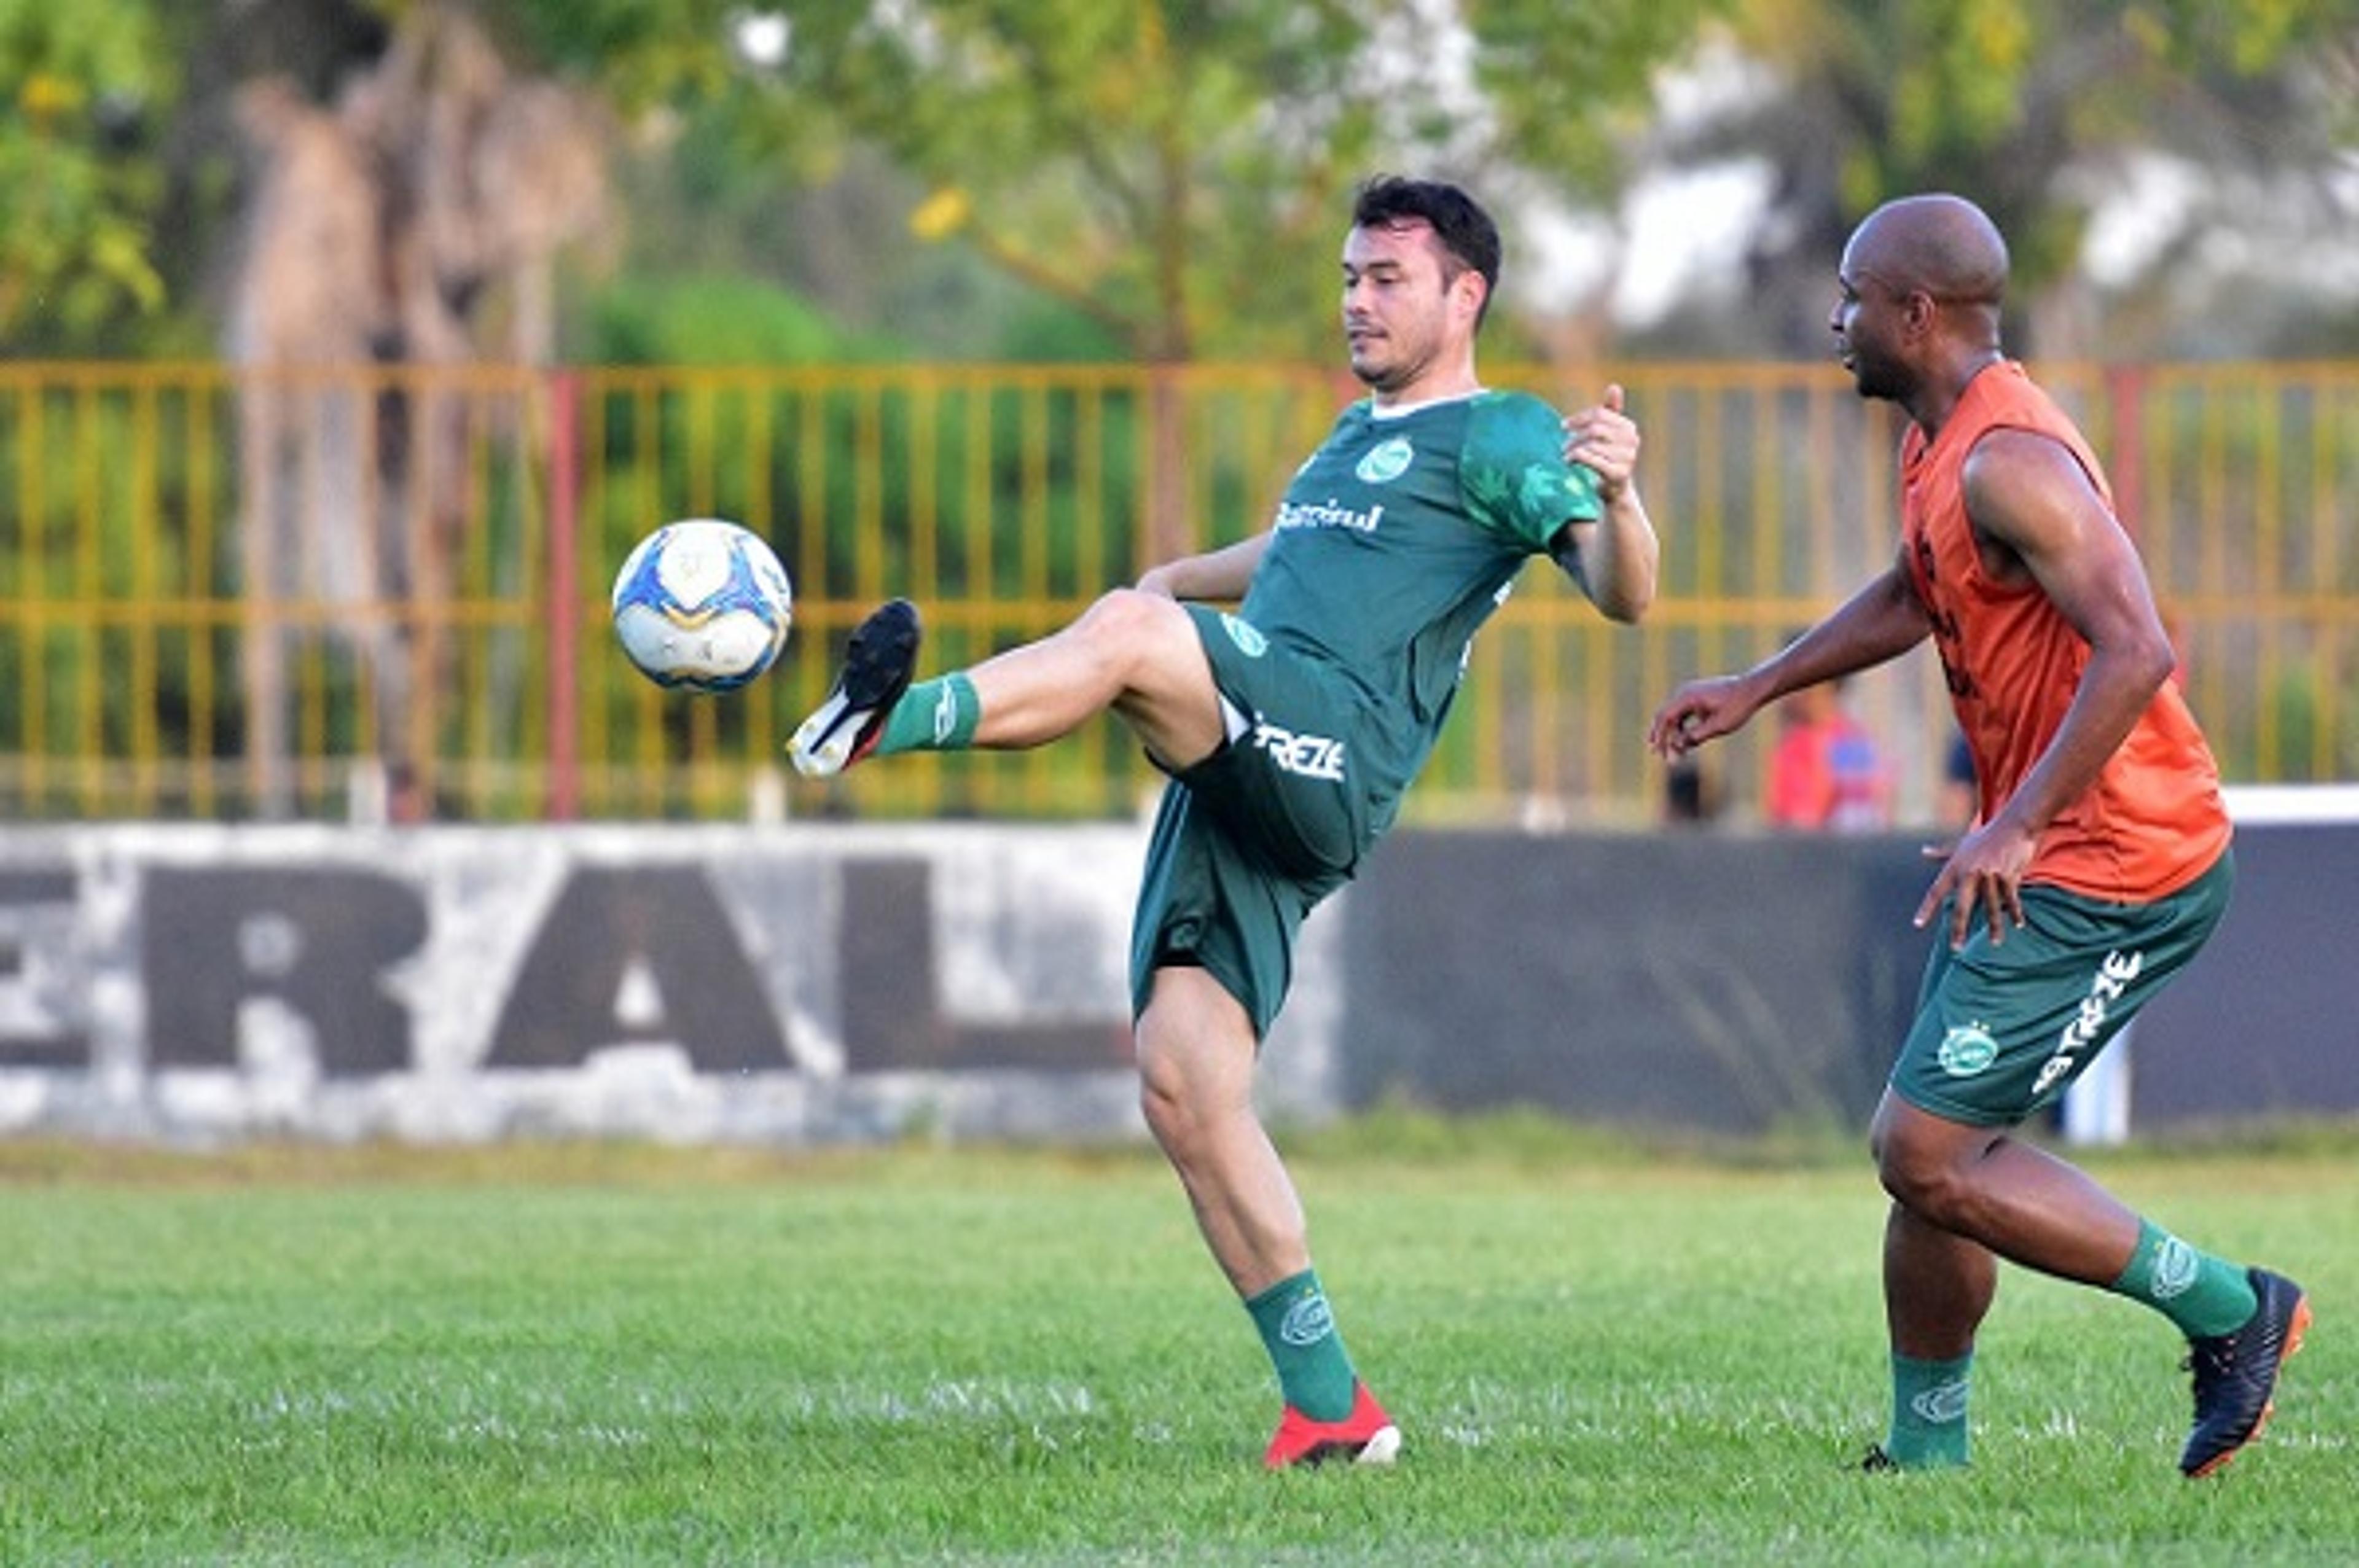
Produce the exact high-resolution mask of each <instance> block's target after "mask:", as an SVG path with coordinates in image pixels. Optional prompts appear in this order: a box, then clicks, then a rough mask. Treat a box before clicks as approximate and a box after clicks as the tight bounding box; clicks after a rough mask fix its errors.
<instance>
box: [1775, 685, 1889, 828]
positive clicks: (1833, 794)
mask: <svg viewBox="0 0 2359 1568" xmlns="http://www.w3.org/2000/svg"><path fill="white" fill-rule="evenodd" d="M1778 712H1779V714H1780V716H1781V717H1782V718H1783V719H1784V728H1783V730H1781V732H1780V733H1779V735H1778V737H1777V747H1776V749H1775V750H1773V751H1772V752H1770V754H1769V795H1768V799H1767V803H1766V812H1767V816H1768V818H1769V822H1770V824H1771V826H1773V827H1815V828H1825V829H1830V830H1832V831H1836V832H1863V831H1867V830H1871V829H1875V828H1879V827H1890V826H1891V824H1892V777H1891V773H1890V771H1889V770H1888V769H1886V766H1885V763H1884V752H1883V748H1881V747H1879V746H1878V745H1877V744H1876V743H1875V736H1873V735H1871V734H1869V733H1868V731H1867V727H1866V726H1865V725H1864V724H1862V723H1860V721H1859V720H1858V719H1855V718H1854V717H1853V716H1852V713H1851V710H1850V709H1849V708H1845V707H1844V706H1843V682H1842V681H1840V680H1833V681H1821V683H1819V684H1818V685H1817V686H1812V687H1804V688H1803V689H1801V690H1800V691H1798V692H1796V693H1794V694H1793V695H1792V696H1791V697H1788V698H1786V700H1785V701H1784V702H1782V703H1780V704H1779V705H1778Z"/></svg>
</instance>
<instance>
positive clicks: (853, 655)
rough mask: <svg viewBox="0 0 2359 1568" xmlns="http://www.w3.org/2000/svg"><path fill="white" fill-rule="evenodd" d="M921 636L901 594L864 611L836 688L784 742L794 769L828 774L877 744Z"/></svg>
mask: <svg viewBox="0 0 2359 1568" xmlns="http://www.w3.org/2000/svg"><path fill="white" fill-rule="evenodd" d="M923 636H924V633H923V632H922V630H921V629H920V628H919V624H918V607H917V606H916V605H914V604H912V603H910V602H909V601H908V600H906V599H894V600H886V602H885V603H883V604H881V605H879V606H877V607H876V608H875V610H873V611H870V612H869V615H868V619H867V620H865V621H863V622H861V623H860V624H859V626H858V627H857V628H855V629H854V630H853V633H852V642H851V643H850V645H849V646H847V647H846V648H845V649H844V653H843V671H842V673H840V674H839V675H837V676H836V677H835V688H834V689H833V690H832V691H830V692H829V693H828V694H827V700H826V701H825V702H822V703H821V704H820V705H819V708H818V709H817V710H816V711H814V712H813V713H812V714H811V716H810V718H808V719H804V720H803V721H802V723H801V724H799V725H798V726H797V727H796V729H795V734H794V739H793V740H791V741H788V742H787V755H788V757H789V758H790V759H792V760H793V762H794V764H795V771H796V772H797V773H802V774H804V775H805V776H807V777H810V778H828V777H832V775H834V774H836V773H842V772H843V770H844V769H846V768H848V767H850V766H851V765H852V764H853V763H854V762H858V761H860V759H861V758H863V757H864V756H866V755H867V754H868V753H869V752H873V751H875V749H876V738H877V736H879V735H880V734H882V733H884V730H885V718H886V715H887V714H889V713H891V712H892V711H893V705H894V704H895V703H897V702H898V701H900V700H901V695H902V694H903V693H904V692H906V691H908V689H909V678H910V676H912V675H914V674H915V673H916V672H917V668H918V643H919V641H920V640H921V639H922V638H923Z"/></svg>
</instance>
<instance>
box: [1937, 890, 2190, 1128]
mask: <svg viewBox="0 0 2359 1568" xmlns="http://www.w3.org/2000/svg"><path fill="white" fill-rule="evenodd" d="M2235 880H2236V869H2235V861H2234V856H2233V855H2232V854H2231V853H2229V852H2228V851H2225V850H2223V851H2222V853H2221V856H2220V859H2219V860H2217V861H2216V862H2214V863H2213V865H2212V869H2211V870H2209V871H2205V872H2204V873H2203V874H2202V875H2201V876H2200V877H2198V878H2196V879H2195V881H2192V882H2190V883H2189V884H2188V885H2187V886H2186V887H2184V888H2182V889H2180V891H2179V892H2175V893H2172V894H2171V895H2169V897H2167V898H2162V899H2158V900H2156V901H2155V902H2154V903H2106V902H2105V901H2104V900H2101V899H2093V898H2083V897H2082V896H2080V895H2079V894H2077V893H2070V892H2064V891H2063V890H2062V889H2060V888H2052V887H2040V886H2030V887H2026V888H2025V889H2024V890H2023V915H2024V924H2023V925H2019V926H2011V927H2009V928H2008V930H2007V933H2006V941H2004V942H1997V943H1994V942H1993V941H1992V940H1991V939H1990V932H1989V929H1988V927H1986V926H1984V925H1982V924H1981V923H1980V922H1979V921H1977V922H1976V923H1975V925H1973V929H1972V934H1971V935H1969V936H1968V937H1967V939H1966V945H1965V946H1963V947H1962V948H1959V949H1956V950H1955V951H1952V950H1951V946H1950V945H1949V942H1948V940H1947V938H1946V936H1944V937H1943V938H1942V939H1940V940H1939V941H1937V942H1936V943H1935V945H1934V948H1933V955H1932V957H1930V959H1928V960H1927V961H1926V965H1925V981H1924V985H1923V987H1922V988H1921V989H1919V992H1918V996H1917V1017H1916V1021H1915V1022H1914V1023H1913V1024H1912V1025H1911V1026H1910V1028H1909V1031H1908V1040H1907V1041H1906V1042H1905V1043H1903V1044H1902V1045H1901V1047H1900V1057H1899V1060H1898V1061H1897V1062H1895V1063H1894V1064H1893V1067H1892V1092H1893V1093H1895V1094H1897V1095H1898V1096H1899V1097H1900V1098H1902V1099H1904V1100H1907V1101H1908V1103H1909V1104H1910V1105H1913V1106H1915V1107H1917V1108H1919V1110H1925V1111H1930V1112H1931V1113H1932V1114H1933V1115H1935V1116H1939V1117H1942V1118H1944V1119H1948V1120H1951V1121H1960V1122H1965V1123H1967V1124H1969V1125H1971V1126H1975V1127H2002V1126H2012V1125H2013V1124H2015V1123H2016V1122H2018V1121H2022V1120H2024V1119H2027V1118H2028V1117H2030V1116H2031V1115H2033V1114H2034V1113H2035V1112H2037V1111H2039V1110H2043V1109H2045V1108H2048V1107H2049V1106H2050V1105H2053V1104H2054V1103H2055V1102H2056V1101H2057V1100H2058V1099H2059V1098H2061V1097H2062V1095H2063V1093H2064V1090H2065V1088H2066V1087H2068V1086H2070V1085H2071V1082H2072V1080H2073V1079H2075V1078H2077V1077H2079V1076H2081V1074H2082V1070H2083V1069H2084V1068H2086V1067H2087V1066H2088V1065H2089V1064H2090V1062H2091V1061H2092V1060H2093V1059H2094V1058H2095V1056H2096V1054H2097V1053H2098V1052H2100V1051H2102V1050H2104V1048H2105V1045H2106V1044H2107V1043H2108V1042H2109V1041H2111V1040H2112V1039H2113V1038H2114V1035H2116V1034H2118V1033H2121V1031H2122V1028H2123V1026H2124V1025H2125V1024H2126V1023H2128V1022H2129V1021H2130V1020H2131V1019H2132V1018H2134V1017H2136V1015H2137V1011H2138V1010H2139V1009H2140V1008H2142V1007H2144V1006H2145V1005H2146V1004H2147V1000H2149V999H2150V998H2152V997H2153V996H2154V995H2155V993H2156V992H2158V991H2159V990H2160V989H2162V988H2163V986H2164V984H2165V983H2166V982H2167V981H2169V979H2170V978H2171V977H2172V976H2173V975H2176V974H2177V973H2178V972H2179V971H2180V969H2182V968H2185V967H2186V966H2187V962H2188V960H2189V959H2190V958H2192V957H2195V955H2196V953H2197V952H2198V951H2199V950H2200V949H2201V947H2202V946H2203V943H2204V941H2205V939H2206V938H2208V937H2209V936H2210V935H2212V928H2213V927H2215V926H2217V925H2219V924H2220V917H2221V916H2222V915H2223V914H2225V913H2227V909H2228V895H2229V892H2230V890H2231V889H2232V888H2234V885H2235ZM1948 921H1949V906H1948V905H1947V904H1944V905H1943V906H1942V913H1941V914H1940V916H1939V917H1938V918H1937V919H1936V920H1935V922H1934V925H1933V928H1934V929H1935V930H1936V931H1940V932H1944V933H1946V931H1947V930H1948Z"/></svg>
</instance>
